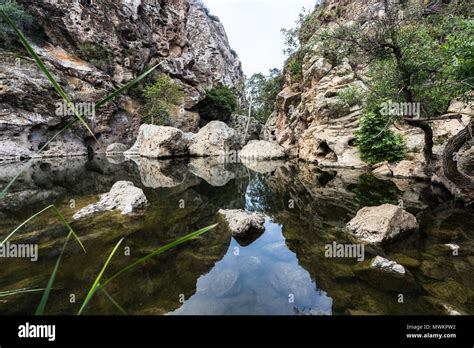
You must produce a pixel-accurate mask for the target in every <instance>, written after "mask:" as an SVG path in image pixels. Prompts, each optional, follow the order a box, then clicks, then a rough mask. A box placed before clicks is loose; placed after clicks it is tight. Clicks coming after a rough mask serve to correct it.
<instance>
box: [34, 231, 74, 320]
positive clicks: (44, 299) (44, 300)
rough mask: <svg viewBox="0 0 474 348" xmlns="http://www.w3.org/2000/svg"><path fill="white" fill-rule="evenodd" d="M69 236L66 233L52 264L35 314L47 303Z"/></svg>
mask: <svg viewBox="0 0 474 348" xmlns="http://www.w3.org/2000/svg"><path fill="white" fill-rule="evenodd" d="M71 236H72V233H71V232H69V234H68V235H67V238H66V241H65V242H64V245H63V248H62V250H61V253H60V254H59V257H58V259H57V261H56V264H55V265H54V269H53V273H51V276H50V277H49V280H48V285H47V286H46V290H45V291H44V293H43V296H42V297H41V301H40V303H39V305H38V307H37V308H36V312H35V315H43V313H44V310H45V308H46V304H47V303H48V298H49V294H50V293H51V289H52V288H53V284H54V280H55V279H56V274H57V273H58V269H59V264H60V263H61V260H62V258H63V254H64V251H65V250H66V246H67V244H68V242H69V239H70V238H71Z"/></svg>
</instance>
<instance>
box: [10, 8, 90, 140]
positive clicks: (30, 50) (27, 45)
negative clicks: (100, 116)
mask: <svg viewBox="0 0 474 348" xmlns="http://www.w3.org/2000/svg"><path fill="white" fill-rule="evenodd" d="M2 15H3V17H4V18H5V20H6V21H7V23H8V25H10V27H11V28H12V29H13V31H14V32H15V33H16V35H17V36H18V38H19V39H20V41H21V43H22V44H23V46H24V47H25V48H26V50H27V51H28V53H29V54H30V55H31V56H32V57H33V59H34V60H35V62H36V64H37V65H38V66H39V68H40V69H41V71H42V72H43V73H44V74H45V75H46V77H47V78H48V80H49V81H50V82H51V84H52V85H53V87H54V89H55V90H56V92H57V93H58V94H59V95H60V96H61V98H62V99H63V100H64V101H65V102H66V103H67V106H68V107H69V108H71V110H72V111H73V112H74V115H75V116H76V117H77V118H78V119H79V121H81V123H82V124H83V125H84V127H85V128H86V129H87V131H88V132H89V133H90V134H91V135H92V137H93V138H94V139H95V140H96V141H97V139H96V137H95V135H94V132H92V129H90V127H89V125H88V124H87V122H86V121H85V120H84V118H83V117H82V116H81V115H80V114H79V112H78V111H77V110H76V108H75V107H74V104H73V103H72V102H71V100H70V99H69V97H68V96H67V95H66V93H65V92H64V90H63V89H62V88H61V86H60V85H59V83H58V82H57V81H56V80H55V78H54V77H53V75H52V74H51V73H50V71H49V70H48V68H47V67H46V65H45V64H44V63H43V61H42V60H41V58H40V57H39V56H38V54H37V53H36V52H35V50H34V49H33V47H32V46H31V45H30V43H29V42H28V40H27V39H26V37H25V36H24V35H23V33H22V32H21V31H20V30H19V29H18V28H17V27H16V25H15V23H13V21H12V20H11V19H10V18H9V17H8V16H7V14H6V13H5V12H4V11H3V10H2Z"/></svg>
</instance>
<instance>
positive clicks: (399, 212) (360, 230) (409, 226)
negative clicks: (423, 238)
mask: <svg viewBox="0 0 474 348" xmlns="http://www.w3.org/2000/svg"><path fill="white" fill-rule="evenodd" d="M347 228H348V229H349V230H351V231H352V232H353V233H354V234H355V235H356V237H357V238H359V239H361V240H363V241H365V242H368V243H372V244H380V243H384V242H386V241H389V240H391V239H393V238H395V237H397V236H399V235H400V234H402V233H404V232H409V231H416V230H418V222H417V221H416V217H415V216H413V215H412V214H410V213H408V212H407V211H405V210H403V209H402V208H400V207H398V206H396V205H392V204H383V205H381V206H378V207H364V208H362V209H361V210H359V211H358V212H357V215H356V216H355V217H354V218H353V219H352V220H351V221H350V222H349V223H348V224H347Z"/></svg>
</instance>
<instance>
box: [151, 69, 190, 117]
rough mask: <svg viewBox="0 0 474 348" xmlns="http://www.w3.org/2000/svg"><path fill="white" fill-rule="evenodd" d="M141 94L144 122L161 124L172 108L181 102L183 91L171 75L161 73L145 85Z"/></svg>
mask: <svg viewBox="0 0 474 348" xmlns="http://www.w3.org/2000/svg"><path fill="white" fill-rule="evenodd" d="M143 96H144V100H145V104H144V106H143V110H144V122H145V123H151V124H155V122H156V123H157V124H163V123H164V121H165V120H166V119H167V118H168V117H169V116H170V113H171V112H172V111H173V109H174V108H176V107H178V106H180V105H181V104H182V102H183V98H184V96H185V93H184V91H183V90H182V88H181V86H180V85H178V84H177V83H176V82H174V81H173V79H171V77H169V76H168V75H161V76H159V77H158V78H157V79H156V81H155V82H154V83H152V84H150V85H148V86H147V87H145V89H144V91H143Z"/></svg>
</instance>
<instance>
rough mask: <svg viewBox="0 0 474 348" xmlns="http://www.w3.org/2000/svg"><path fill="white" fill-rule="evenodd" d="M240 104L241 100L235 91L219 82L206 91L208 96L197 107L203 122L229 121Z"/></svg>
mask: <svg viewBox="0 0 474 348" xmlns="http://www.w3.org/2000/svg"><path fill="white" fill-rule="evenodd" d="M238 106H239V102H238V100H237V97H236V95H235V93H234V91H232V89H230V88H229V87H227V86H225V85H223V84H218V85H216V86H215V87H213V88H211V89H209V90H207V91H206V97H205V98H204V99H203V100H202V101H201V102H199V103H198V104H197V105H196V107H195V109H196V110H197V111H198V112H199V116H200V117H201V121H203V122H210V121H222V122H227V121H228V120H229V119H230V116H231V115H232V113H233V112H235V111H236V110H237V108H238Z"/></svg>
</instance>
